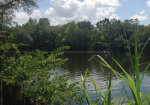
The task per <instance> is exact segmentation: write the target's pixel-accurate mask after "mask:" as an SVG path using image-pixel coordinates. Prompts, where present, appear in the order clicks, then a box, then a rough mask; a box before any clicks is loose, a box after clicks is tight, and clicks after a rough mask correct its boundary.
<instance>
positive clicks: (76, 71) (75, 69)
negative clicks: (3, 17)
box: [56, 53, 150, 105]
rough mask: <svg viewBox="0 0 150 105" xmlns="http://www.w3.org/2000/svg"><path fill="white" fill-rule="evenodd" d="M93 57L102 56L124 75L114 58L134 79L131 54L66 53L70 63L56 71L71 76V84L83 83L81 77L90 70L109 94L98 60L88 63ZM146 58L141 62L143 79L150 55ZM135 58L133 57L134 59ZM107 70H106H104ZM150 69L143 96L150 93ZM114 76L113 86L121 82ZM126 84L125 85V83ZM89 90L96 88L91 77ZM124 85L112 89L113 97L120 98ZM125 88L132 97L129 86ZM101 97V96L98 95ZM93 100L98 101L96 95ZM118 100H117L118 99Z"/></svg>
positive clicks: (124, 94)
mask: <svg viewBox="0 0 150 105" xmlns="http://www.w3.org/2000/svg"><path fill="white" fill-rule="evenodd" d="M93 55H100V56H102V57H103V58H104V59H105V60H106V61H108V62H109V64H110V65H111V66H112V67H113V68H115V70H117V71H118V72H120V73H121V74H123V72H122V70H120V69H119V67H118V66H117V65H116V64H115V63H114V62H113V60H112V57H113V58H115V59H116V60H117V61H118V62H119V63H120V64H121V65H122V66H123V68H124V69H125V70H126V71H127V72H128V73H129V74H130V75H131V76H132V77H133V66H132V64H131V59H130V58H131V57H130V54H127V53H126V54H122V53H114V54H112V53H65V54H64V57H65V58H68V59H69V60H68V62H66V63H65V64H64V65H63V66H61V67H59V68H57V69H56V71H57V72H58V73H59V74H67V76H69V82H72V81H79V82H81V75H83V76H84V73H85V71H86V70H87V69H88V70H89V72H90V73H91V75H92V77H93V79H94V80H95V82H96V83H97V84H98V85H99V86H100V88H101V89H102V90H103V91H104V92H107V86H106V81H105V79H104V73H103V72H102V70H101V66H100V64H99V63H98V62H97V61H96V60H98V58H97V57H94V58H93V59H92V60H90V61H88V60H89V59H90V58H91V57H92V56H93ZM144 55H145V56H142V58H141V60H140V77H142V74H143V71H144V70H145V68H146V65H147V62H149V61H150V55H149V54H144ZM133 58H134V56H133V55H132V59H133ZM104 69H106V68H104ZM105 73H106V74H108V76H109V73H110V70H105ZM149 73H150V69H148V71H147V72H146V74H145V76H144V79H143V82H142V85H141V92H142V95H144V94H146V93H148V92H150V76H149ZM119 80H120V79H118V78H117V77H116V76H115V75H114V74H113V75H112V84H114V83H116V82H117V81H119ZM123 83H124V81H123ZM124 84H125V83H124ZM86 85H87V89H88V90H90V91H93V92H95V91H94V90H95V89H94V86H93V84H92V82H91V79H90V77H89V76H88V77H87V82H86ZM122 88H123V86H122V84H121V82H119V83H117V84H116V85H115V86H114V87H113V89H112V97H119V96H120V94H121V91H122ZM125 88H126V90H127V93H128V95H129V97H131V96H132V95H131V92H130V89H129V88H128V86H127V85H126V84H125ZM98 96H100V95H98ZM123 96H126V93H125V92H123ZM91 97H92V100H93V101H95V100H96V95H93V94H91ZM116 100H117V98H116ZM84 105H86V102H84Z"/></svg>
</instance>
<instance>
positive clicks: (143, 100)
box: [81, 34, 150, 105]
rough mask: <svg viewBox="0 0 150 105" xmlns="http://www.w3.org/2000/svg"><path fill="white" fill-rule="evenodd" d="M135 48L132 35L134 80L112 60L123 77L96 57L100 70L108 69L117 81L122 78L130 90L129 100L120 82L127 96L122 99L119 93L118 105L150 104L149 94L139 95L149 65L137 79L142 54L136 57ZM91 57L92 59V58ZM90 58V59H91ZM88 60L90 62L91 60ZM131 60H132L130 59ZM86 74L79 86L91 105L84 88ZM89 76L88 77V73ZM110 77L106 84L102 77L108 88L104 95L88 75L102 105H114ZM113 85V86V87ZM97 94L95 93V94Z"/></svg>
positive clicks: (135, 41)
mask: <svg viewBox="0 0 150 105" xmlns="http://www.w3.org/2000/svg"><path fill="white" fill-rule="evenodd" d="M148 41H149V39H148V40H147V41H146V42H145V45H144V46H143V48H142V49H144V48H145V46H146V45H147V43H148ZM137 46H138V44H137V36H136V34H134V49H135V51H134V52H135V60H134V61H135V65H134V67H135V68H134V72H135V75H134V78H132V77H131V76H130V75H129V74H128V73H127V72H126V70H125V69H124V68H123V67H122V66H121V65H120V64H119V63H118V62H117V61H116V60H115V59H114V58H113V60H114V62H115V63H116V64H117V65H118V67H119V68H120V69H121V70H122V71H123V72H124V74H125V76H124V75H122V74H121V73H119V72H118V71H117V70H115V69H113V68H112V67H111V66H110V65H109V63H108V62H107V61H105V60H104V59H103V58H102V57H101V56H100V55H97V57H98V58H99V60H98V63H99V64H100V65H101V67H102V68H101V69H102V70H103V71H104V69H103V67H105V68H107V69H109V70H111V72H113V73H114V74H115V75H116V77H117V78H118V79H120V78H122V79H123V80H124V81H125V83H126V84H127V85H128V87H129V88H130V90H131V92H132V97H131V98H129V97H128V93H127V92H126V90H125V88H124V84H123V82H122V81H121V84H122V85H123V89H122V90H123V91H125V92H126V95H127V97H125V98H123V97H122V92H123V91H122V92H121V95H120V97H119V102H118V103H119V104H118V105H120V104H123V103H125V104H126V103H127V104H129V105H133V104H134V105H147V104H149V103H150V100H149V98H150V92H149V93H147V94H146V95H144V96H143V95H141V90H140V86H141V83H142V80H143V77H144V75H145V72H146V71H147V70H148V68H149V66H150V63H148V65H147V67H146V69H145V72H143V76H142V78H141V79H140V77H139V59H140V57H141V54H142V51H143V50H142V51H141V52H140V55H138V49H137ZM93 57H95V56H93ZM93 57H92V58H93ZM92 58H91V59H92ZM91 59H90V60H91ZM131 59H132V58H131ZM87 72H88V71H86V73H85V76H84V78H83V79H82V82H83V85H82V84H81V87H82V88H83V92H84V93H85V97H86V99H87V103H88V104H89V105H91V104H92V105H93V102H92V101H91V98H90V95H89V94H88V90H86V86H85V82H86V77H87ZM89 75H90V73H89ZM111 75H112V73H111V74H110V79H109V82H108V79H107V77H106V75H105V74H104V76H105V80H106V84H107V88H108V91H107V94H105V93H104V92H103V91H102V89H101V88H100V87H99V86H98V85H97V83H95V81H94V80H93V78H92V76H91V75H90V78H91V80H92V83H93V85H94V87H95V91H97V89H98V90H99V92H100V93H101V97H102V105H113V104H114V101H115V98H113V99H111V95H112V94H111V89H112V87H113V85H111ZM118 82H120V81H118ZM115 84H116V83H115ZM115 84H114V85H115ZM96 93H97V92H96ZM106 98H108V99H107V100H106ZM99 99H100V98H97V100H99ZM121 99H123V100H122V102H121ZM95 104H96V105H97V104H98V103H97V101H96V103H95Z"/></svg>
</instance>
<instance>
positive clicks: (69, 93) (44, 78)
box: [0, 0, 150, 105]
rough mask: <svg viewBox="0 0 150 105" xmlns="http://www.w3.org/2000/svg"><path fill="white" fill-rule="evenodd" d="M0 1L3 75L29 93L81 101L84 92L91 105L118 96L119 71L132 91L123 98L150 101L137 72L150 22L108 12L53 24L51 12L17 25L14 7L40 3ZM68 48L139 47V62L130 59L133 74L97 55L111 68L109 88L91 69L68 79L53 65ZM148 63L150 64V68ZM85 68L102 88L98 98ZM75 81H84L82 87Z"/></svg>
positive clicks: (53, 101) (59, 103) (61, 103)
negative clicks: (114, 79)
mask: <svg viewBox="0 0 150 105" xmlns="http://www.w3.org/2000/svg"><path fill="white" fill-rule="evenodd" d="M2 2H3V1H2ZM2 2H1V1H0V3H1V4H0V9H1V10H2V11H0V14H1V17H0V81H5V82H7V83H13V84H17V85H20V86H21V87H22V89H23V91H24V93H25V94H26V95H28V96H30V97H32V99H41V100H44V101H46V103H47V104H49V105H65V104H66V103H67V104H68V103H69V104H75V103H76V104H82V103H83V100H84V98H86V101H87V103H88V104H89V105H91V104H98V102H99V101H101V102H102V104H104V105H111V104H114V101H115V99H114V100H111V88H112V86H114V85H112V84H111V75H112V73H115V75H116V76H117V78H119V77H121V78H122V79H123V80H124V81H125V82H126V83H127V85H128V86H129V88H130V89H131V92H132V94H133V99H131V98H128V97H127V98H124V99H123V100H122V97H121V96H120V100H119V104H121V103H124V102H125V103H126V102H127V103H130V104H136V105H144V104H147V103H148V102H149V97H150V94H149V93H148V94H147V95H145V96H143V97H141V92H140V85H141V82H142V78H143V77H144V75H143V77H142V78H141V79H140V78H139V59H140V57H141V55H142V53H139V55H138V50H142V52H143V51H144V50H146V51H150V50H149V49H150V42H149V39H150V38H149V35H150V25H141V24H139V23H138V20H124V21H120V20H115V19H112V20H109V19H107V18H106V19H103V20H100V21H99V22H97V23H96V24H95V25H93V24H91V23H90V22H88V21H81V22H69V23H67V24H64V25H57V26H51V25H50V21H49V20H48V18H40V19H39V20H35V19H32V18H30V19H29V20H28V22H27V23H25V24H23V25H18V24H14V23H12V18H13V12H14V10H16V9H18V8H20V5H21V6H22V7H23V9H24V10H25V11H27V12H30V11H31V10H32V7H36V6H37V5H36V2H35V1H34V0H22V2H18V0H13V1H10V2H9V0H8V2H6V3H2ZM10 4H11V5H10ZM30 9H31V10H30ZM12 11H13V12H12ZM135 27H136V33H135ZM137 43H138V44H137ZM68 46H69V47H68ZM143 46H144V47H143ZM66 50H70V51H112V52H113V51H120V52H127V51H129V52H130V54H131V53H133V52H135V54H134V55H135V60H132V61H134V62H135V64H134V63H133V62H132V63H133V64H134V65H133V67H135V69H134V71H135V77H134V78H132V77H131V76H130V75H129V74H128V73H126V71H125V70H124V69H123V68H122V66H121V65H120V64H119V63H118V62H117V61H116V60H115V59H114V62H115V63H116V64H117V65H118V66H119V67H120V69H121V70H122V71H123V72H124V74H125V76H123V75H122V74H120V73H119V72H117V71H116V70H114V69H113V68H112V67H111V66H110V65H109V64H108V63H107V62H106V61H105V60H104V59H103V58H102V57H101V56H98V57H99V58H100V60H101V61H102V62H101V61H98V62H99V63H100V66H101V67H102V70H104V69H103V67H104V68H108V69H110V70H111V73H110V76H109V78H107V75H106V74H104V75H105V79H106V83H107V87H108V92H107V93H106V94H105V93H104V92H103V91H102V90H101V88H100V87H99V86H98V84H96V83H95V81H94V80H93V78H92V76H91V75H90V73H88V71H87V72H86V73H85V76H84V77H83V78H82V83H78V82H77V83H76V82H75V83H69V82H68V78H67V76H65V75H59V73H56V72H55V68H57V67H59V66H61V65H63V64H64V63H65V62H66V61H67V58H62V55H63V53H62V52H63V51H66ZM131 59H132V58H131ZM148 67H149V64H148V66H147V67H146V70H148ZM144 73H145V72H144ZM144 73H143V74H144ZM87 74H89V76H90V78H91V80H92V83H93V85H94V87H95V89H96V92H97V90H98V91H99V93H101V97H98V98H97V101H96V103H93V102H92V101H91V99H90V96H89V94H88V92H89V91H88V90H86V77H87ZM77 84H80V86H81V87H82V89H80V88H79V86H77ZM123 89H124V88H123ZM83 93H84V94H83ZM121 100H122V101H121Z"/></svg>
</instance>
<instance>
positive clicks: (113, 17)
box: [109, 14, 120, 20]
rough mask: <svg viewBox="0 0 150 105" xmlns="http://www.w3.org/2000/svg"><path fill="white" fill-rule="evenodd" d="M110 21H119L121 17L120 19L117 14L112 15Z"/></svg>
mask: <svg viewBox="0 0 150 105" xmlns="http://www.w3.org/2000/svg"><path fill="white" fill-rule="evenodd" d="M109 19H110V20H111V19H116V20H119V19H120V17H119V16H118V15H117V14H112V15H111V16H110V17H109Z"/></svg>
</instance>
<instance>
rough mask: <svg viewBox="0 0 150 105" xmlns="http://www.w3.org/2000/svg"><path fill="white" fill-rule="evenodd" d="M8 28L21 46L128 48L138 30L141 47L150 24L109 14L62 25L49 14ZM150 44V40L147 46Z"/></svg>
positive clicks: (148, 32)
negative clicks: (54, 24) (91, 20)
mask: <svg viewBox="0 0 150 105" xmlns="http://www.w3.org/2000/svg"><path fill="white" fill-rule="evenodd" d="M7 30H8V29H7ZM9 30H10V32H11V33H12V34H13V35H14V42H15V43H17V44H18V46H19V48H20V49H21V50H35V49H39V50H43V51H52V50H53V49H56V48H59V47H60V46H70V50H71V51H93V50H94V51H127V50H128V46H130V47H131V48H132V47H133V42H134V41H133V40H134V38H133V36H134V35H133V34H137V37H138V48H139V49H141V48H142V47H143V46H144V44H145V42H146V41H147V40H148V38H149V37H150V25H140V24H138V21H137V20H124V21H120V20H115V19H113V20H109V19H107V18H106V19H104V20H101V21H99V22H97V23H96V24H95V25H92V24H91V23H90V22H89V21H80V22H78V23H75V22H69V23H67V24H64V25H60V26H51V25H50V22H49V20H48V18H40V19H39V21H37V20H35V19H32V18H30V19H29V20H28V22H27V23H25V24H23V25H22V26H20V25H16V26H15V27H11V28H9ZM149 48H150V43H148V45H147V47H146V48H145V49H147V50H148V49H149Z"/></svg>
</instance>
